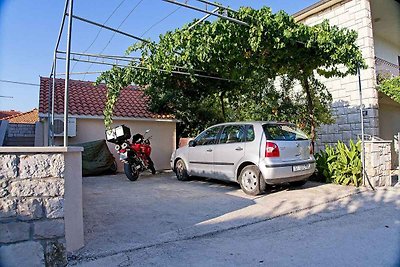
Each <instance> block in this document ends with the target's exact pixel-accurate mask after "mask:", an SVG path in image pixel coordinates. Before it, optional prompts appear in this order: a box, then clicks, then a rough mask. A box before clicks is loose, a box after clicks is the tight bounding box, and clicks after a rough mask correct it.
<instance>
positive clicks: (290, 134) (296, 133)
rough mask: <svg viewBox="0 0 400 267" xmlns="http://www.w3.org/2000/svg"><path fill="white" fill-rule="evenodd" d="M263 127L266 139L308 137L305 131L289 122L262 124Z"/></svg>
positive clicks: (294, 139) (298, 138)
mask: <svg viewBox="0 0 400 267" xmlns="http://www.w3.org/2000/svg"><path fill="white" fill-rule="evenodd" d="M263 128H264V133H265V135H266V136H267V140H276V141H297V140H308V137H307V135H306V134H305V133H303V132H302V131H301V130H299V129H297V128H296V127H294V126H293V125H290V124H264V125H263Z"/></svg>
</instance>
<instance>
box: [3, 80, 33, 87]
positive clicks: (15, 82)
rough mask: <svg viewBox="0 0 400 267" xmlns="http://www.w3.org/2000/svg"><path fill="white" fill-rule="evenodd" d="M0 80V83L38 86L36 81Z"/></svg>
mask: <svg viewBox="0 0 400 267" xmlns="http://www.w3.org/2000/svg"><path fill="white" fill-rule="evenodd" d="M0 82H2V83H14V84H19V85H30V86H39V84H36V83H27V82H18V81H10V80H0Z"/></svg>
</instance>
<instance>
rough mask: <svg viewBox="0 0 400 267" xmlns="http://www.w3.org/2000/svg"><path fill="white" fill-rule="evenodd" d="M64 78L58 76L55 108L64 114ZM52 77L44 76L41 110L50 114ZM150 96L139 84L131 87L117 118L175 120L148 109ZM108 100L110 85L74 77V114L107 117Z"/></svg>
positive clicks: (71, 98)
mask: <svg viewBox="0 0 400 267" xmlns="http://www.w3.org/2000/svg"><path fill="white" fill-rule="evenodd" d="M64 82H65V81H64V79H56V93H55V101H54V103H55V105H54V106H55V107H54V111H55V113H56V114H63V113H64ZM51 84H52V80H51V79H50V78H46V77H40V94H39V112H40V113H47V112H48V108H49V104H48V101H49V100H48V97H49V95H48V92H49V89H50V86H51ZM148 101H149V98H148V97H147V96H145V95H144V93H143V90H141V89H140V88H139V87H137V86H128V87H126V88H123V89H122V90H121V94H120V96H119V98H118V101H117V103H116V105H115V107H114V116H115V117H130V118H132V117H133V118H151V119H161V118H162V119H172V118H173V117H172V116H171V115H166V114H155V113H153V112H150V111H149V110H148ZM105 102H106V85H105V84H100V85H98V86H95V85H94V83H93V82H89V81H77V80H70V82H69V100H68V111H69V114H71V115H86V116H103V110H104V105H105Z"/></svg>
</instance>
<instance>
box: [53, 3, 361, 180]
mask: <svg viewBox="0 0 400 267" xmlns="http://www.w3.org/2000/svg"><path fill="white" fill-rule="evenodd" d="M161 1H164V2H168V3H171V4H175V5H178V6H181V7H184V8H188V9H192V10H196V11H199V12H202V13H204V14H205V15H204V16H203V17H202V18H200V19H199V20H198V21H197V22H196V23H194V24H193V25H191V26H190V27H189V29H191V28H192V27H195V26H196V25H197V24H199V23H201V22H202V21H204V20H206V19H207V18H209V17H210V16H215V17H218V18H220V19H225V20H228V21H230V22H232V23H237V24H239V25H242V26H245V27H246V26H249V25H248V24H247V23H246V22H244V21H241V20H238V19H236V18H233V17H230V16H229V15H228V12H226V11H231V12H234V13H236V12H237V11H235V10H233V9H231V8H229V7H226V6H223V5H220V4H217V3H212V2H210V1H207V0H196V1H197V2H200V3H202V4H205V5H206V7H207V5H210V6H212V7H213V8H214V9H212V10H208V9H207V8H206V9H204V8H202V7H198V6H194V5H189V4H187V1H175V0H161ZM73 4H74V1H73V0H66V1H65V8H64V13H63V16H62V20H61V26H60V30H59V33H58V37H57V41H56V46H55V49H54V56H53V64H52V67H51V72H50V78H52V84H51V90H49V100H48V101H49V111H48V119H49V123H48V133H49V134H48V144H50V145H54V132H53V126H54V95H55V84H56V76H59V75H63V76H65V87H64V88H65V92H64V120H63V121H64V142H63V144H64V147H67V146H68V89H69V79H70V75H71V74H93V73H96V72H81V73H71V72H70V63H71V61H75V62H84V63H91V64H101V65H108V66H120V67H125V66H126V65H127V63H129V62H131V61H136V60H139V58H136V57H130V56H119V55H106V54H90V53H85V52H73V51H71V40H72V22H73V20H74V19H75V20H79V21H82V22H85V23H88V24H91V25H93V26H96V27H100V28H103V29H106V30H110V31H113V32H115V33H118V34H121V35H123V36H126V37H129V38H132V39H135V40H136V41H141V42H149V41H148V40H145V39H143V38H141V37H138V36H136V35H133V34H130V33H127V32H124V31H121V30H119V29H116V28H113V27H109V26H107V25H105V24H101V23H98V22H95V21H91V20H88V19H86V18H83V17H80V16H76V15H74V8H73ZM67 17H68V27H67V37H66V38H67V40H66V44H67V45H66V50H65V51H62V50H59V46H60V41H61V37H62V34H63V31H64V24H65V21H66V19H67ZM71 56H73V57H71ZM74 56H79V57H80V58H78V59H77V58H75V57H74ZM81 57H87V59H82V58H81ZM93 59H96V60H93ZM97 59H101V61H97ZM57 60H65V73H57V72H56V70H57ZM139 68H140V67H139ZM160 71H164V70H160ZM172 73H174V74H180V75H190V73H189V72H185V71H181V70H179V71H172ZM195 75H200V74H195ZM201 76H202V77H204V78H209V79H217V80H227V79H224V78H221V77H215V76H209V75H201ZM358 80H359V88H358V89H359V97H360V118H361V139H362V156H361V159H362V166H363V170H365V160H364V159H365V145H364V115H365V114H364V111H363V108H364V106H363V103H362V88H361V77H360V68H358ZM49 89H50V88H49ZM50 92H51V93H50ZM363 176H364V178H365V171H363Z"/></svg>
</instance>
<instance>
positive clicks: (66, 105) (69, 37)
mask: <svg viewBox="0 0 400 267" xmlns="http://www.w3.org/2000/svg"><path fill="white" fill-rule="evenodd" d="M73 10H74V0H70V3H69V11H68V14H69V17H68V33H67V51H66V52H67V53H66V61H65V88H64V89H65V92H64V147H67V146H68V90H69V67H70V62H71V61H70V58H71V55H70V52H71V33H72V18H73Z"/></svg>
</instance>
